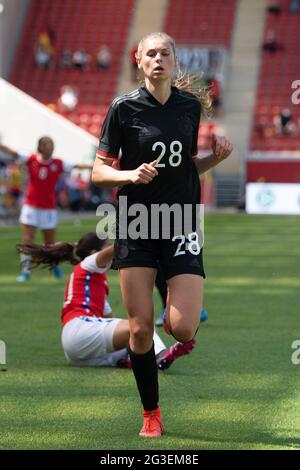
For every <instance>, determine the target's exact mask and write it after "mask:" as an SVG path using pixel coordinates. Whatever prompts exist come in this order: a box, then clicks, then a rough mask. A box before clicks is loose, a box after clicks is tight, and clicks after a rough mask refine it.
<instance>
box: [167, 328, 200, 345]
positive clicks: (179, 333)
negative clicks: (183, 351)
mask: <svg viewBox="0 0 300 470" xmlns="http://www.w3.org/2000/svg"><path fill="white" fill-rule="evenodd" d="M172 333H173V335H174V337H175V338H176V340H177V341H180V343H187V342H188V341H191V339H193V338H194V336H195V334H196V333H197V327H196V328H195V326H189V325H185V326H178V327H175V328H174V329H172Z"/></svg>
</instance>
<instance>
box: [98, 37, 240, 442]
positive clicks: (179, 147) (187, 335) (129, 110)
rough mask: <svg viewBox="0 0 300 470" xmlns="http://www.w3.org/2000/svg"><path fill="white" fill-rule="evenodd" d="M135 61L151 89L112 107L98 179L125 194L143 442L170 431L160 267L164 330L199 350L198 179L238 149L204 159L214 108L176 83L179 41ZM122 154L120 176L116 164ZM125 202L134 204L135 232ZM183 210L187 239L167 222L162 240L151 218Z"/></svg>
mask: <svg viewBox="0 0 300 470" xmlns="http://www.w3.org/2000/svg"><path fill="white" fill-rule="evenodd" d="M136 60H137V64H138V67H139V69H140V70H141V71H142V72H143V74H144V79H145V86H142V87H141V88H139V89H137V90H135V91H133V92H132V93H129V94H127V95H124V96H121V97H119V98H116V99H115V100H114V101H113V103H112V105H111V107H110V109H109V110H108V114H107V116H106V119H105V121H104V124H103V127H102V131H101V136H100V143H99V149H98V151H97V159H96V161H95V163H94V169H93V174H92V180H93V182H94V184H96V185H99V186H104V187H113V186H121V188H120V189H119V191H118V198H119V204H120V210H119V215H118V217H119V219H118V223H119V226H118V233H117V240H116V243H115V254H116V261H117V263H118V267H119V270H120V284H121V291H122V296H123V301H124V304H125V307H126V309H127V312H128V315H129V324H130V340H129V346H130V349H129V351H130V358H131V363H132V368H133V372H134V375H135V379H136V382H137V387H138V390H139V393H140V397H141V401H142V404H143V416H144V424H143V427H142V429H141V431H140V435H141V436H145V437H156V436H160V435H161V434H162V433H163V432H164V431H165V427H164V425H163V423H162V417H161V412H160V408H159V406H158V399H159V396H158V395H159V394H158V374H157V367H156V362H155V354H154V349H153V303H152V291H153V286H154V282H155V277H156V272H157V266H158V262H159V264H160V266H161V267H162V269H163V271H164V276H165V278H166V280H167V282H168V288H169V303H168V306H167V309H166V313H165V329H166V330H167V331H168V332H169V333H171V334H172V335H173V336H174V337H175V338H176V339H177V340H178V341H180V342H182V343H185V342H188V341H191V339H193V338H194V336H195V334H196V331H197V329H198V326H199V312H200V310H201V308H202V295H203V278H204V277H205V274H204V269H203V262H202V249H201V243H200V240H199V230H198V227H197V224H198V222H197V220H196V219H197V216H196V208H197V204H198V203H199V202H200V182H199V176H198V173H200V174H201V173H203V172H205V171H206V170H208V169H210V168H212V167H214V166H215V165H217V164H218V163H219V162H220V161H222V160H224V159H225V158H227V157H228V156H229V155H230V153H231V152H232V149H233V147H232V144H231V143H230V142H229V141H228V140H227V139H226V138H225V137H214V138H213V143H212V153H211V154H210V155H208V156H207V157H205V158H201V159H200V158H198V157H197V137H198V127H199V120H200V114H201V112H203V113H205V111H206V110H207V109H208V108H209V107H210V105H211V100H210V98H209V96H208V94H207V93H206V92H205V91H203V90H201V91H200V92H199V93H197V92H193V91H192V90H191V87H190V84H191V81H190V80H189V77H187V79H185V78H184V77H181V79H179V80H177V81H175V82H173V80H172V75H173V72H174V69H175V66H176V53H175V44H174V40H173V39H172V38H171V37H169V36H168V35H166V34H165V33H152V34H150V35H148V36H146V37H145V38H143V39H142V40H141V41H140V43H139V46H138V51H137V54H136ZM175 85H177V86H175ZM189 89H190V91H187V90H189ZM120 149H121V150H122V156H121V159H120V171H118V170H116V169H115V168H113V163H114V161H115V160H116V159H118V155H119V151H120ZM121 196H124V197H126V205H127V213H126V215H127V216H128V217H127V220H128V221H129V222H130V223H129V224H128V225H127V226H126V224H124V222H123V221H124V211H125V209H124V207H125V206H124V203H123V201H124V199H123V198H122V204H123V205H122V207H121ZM137 203H139V207H140V206H141V204H143V206H142V207H143V208H144V207H145V208H146V209H148V212H147V213H148V214H149V219H150V224H149V223H148V222H149V220H148V219H147V220H145V221H144V222H143V224H142V225H143V227H142V228H143V229H145V230H146V228H147V227H146V226H147V225H148V239H147V236H143V237H142V236H141V237H137V236H136V234H135V233H133V232H132V230H131V229H132V227H134V224H133V225H132V224H131V223H132V222H136V221H135V220H132V217H133V214H134V213H135V211H136V208H137ZM176 203H177V204H178V205H179V206H180V209H182V210H184V206H185V205H187V206H188V207H189V209H190V208H191V207H192V213H193V217H192V228H191V230H190V232H189V233H185V230H184V231H183V230H182V232H181V233H180V231H179V230H178V227H177V228H176V227H175V223H170V224H169V227H168V228H169V229H170V235H169V237H165V235H164V236H161V232H165V229H166V220H163V221H162V222H163V223H162V226H161V228H160V227H159V230H160V232H159V237H158V239H157V237H153V236H152V233H151V232H152V229H155V230H156V229H157V227H156V226H154V225H153V220H152V215H151V214H152V210H154V209H155V207H154V206H157V204H166V205H167V206H168V207H169V208H170V209H171V208H172V207H173V205H174V204H176ZM121 219H122V221H121ZM164 219H165V218H164ZM126 227H127V232H126Z"/></svg>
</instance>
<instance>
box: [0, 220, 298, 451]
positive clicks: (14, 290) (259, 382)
mask: <svg viewBox="0 0 300 470" xmlns="http://www.w3.org/2000/svg"><path fill="white" fill-rule="evenodd" d="M95 226H96V219H90V220H81V221H80V220H76V221H75V222H62V223H61V224H60V226H59V230H58V239H60V240H70V241H75V240H77V239H78V238H79V236H81V235H82V234H83V233H85V232H86V231H88V230H94V229H95ZM0 239H1V244H0V259H1V265H0V289H1V301H0V303H1V307H0V309H1V314H0V339H2V340H3V341H5V343H6V347H7V371H6V372H3V371H0V390H1V400H0V423H1V426H0V449H99V450H100V449H101V450H104V449H105V450H113V449H155V450H160V449H299V448H300V365H298V366H297V365H293V364H292V361H291V355H292V352H293V350H292V348H291V345H292V342H293V341H294V340H297V339H300V317H299V315H300V307H299V305H300V302H299V300H300V295H299V292H300V290H299V287H300V286H299V283H300V281H299V277H300V276H299V274H300V268H299V266H300V243H299V218H298V217H275V216H269V217H264V216H247V215H244V214H207V215H206V218H205V258H204V260H205V268H206V274H207V280H206V282H205V308H206V309H207V310H208V312H209V318H208V321H207V322H206V323H204V324H203V325H202V326H201V327H200V330H199V332H198V337H197V338H198V341H197V347H196V349H195V350H194V351H193V353H192V354H191V355H189V356H187V357H185V358H182V359H179V360H178V361H177V362H175V363H174V365H173V366H172V367H171V368H170V369H169V371H165V372H160V373H159V378H160V397H161V399H160V404H161V407H162V410H163V415H164V422H165V425H166V428H167V433H166V435H165V436H163V437H162V438H158V439H152V440H151V439H148V440H147V439H144V438H140V437H139V436H138V431H139V429H140V426H141V422H142V421H141V406H140V403H139V398H138V394H137V391H136V387H135V383H134V379H133V374H132V372H131V371H129V370H117V369H111V368H109V369H106V368H89V369H79V368H72V367H70V366H68V365H67V364H66V362H65V360H64V356H63V353H62V349H61V346H60V308H61V304H62V298H63V292H64V287H65V281H66V275H67V273H69V272H70V269H71V268H70V267H67V266H65V267H64V272H65V279H64V281H57V280H55V279H54V278H53V277H52V276H51V275H50V274H49V273H48V272H47V271H38V272H35V274H33V276H32V279H31V281H30V282H28V283H26V284H22V285H18V284H17V283H16V282H15V278H16V275H17V273H18V258H17V256H16V253H15V248H14V247H15V244H16V243H17V242H18V241H20V231H19V228H18V227H8V228H0ZM39 240H40V239H39ZM109 280H110V285H111V295H110V302H111V305H112V307H113V310H114V313H115V315H116V316H122V317H125V316H126V312H125V310H124V307H123V305H122V302H121V297H120V290H119V286H118V275H117V273H116V272H110V273H109ZM155 305H156V313H158V311H159V309H160V302H159V297H158V296H157V293H155ZM162 337H163V339H164V340H165V342H166V343H167V344H168V345H170V344H171V342H172V340H171V339H170V338H169V337H166V335H165V334H164V333H162Z"/></svg>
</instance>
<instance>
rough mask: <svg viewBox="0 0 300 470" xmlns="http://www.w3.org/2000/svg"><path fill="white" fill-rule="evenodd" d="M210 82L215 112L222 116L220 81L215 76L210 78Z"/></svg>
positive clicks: (216, 114)
mask: <svg viewBox="0 0 300 470" xmlns="http://www.w3.org/2000/svg"><path fill="white" fill-rule="evenodd" d="M208 82H209V87H210V92H211V97H212V102H213V108H214V114H215V116H220V112H221V106H222V100H221V87H220V82H219V80H216V79H215V78H212V79H209V81H208Z"/></svg>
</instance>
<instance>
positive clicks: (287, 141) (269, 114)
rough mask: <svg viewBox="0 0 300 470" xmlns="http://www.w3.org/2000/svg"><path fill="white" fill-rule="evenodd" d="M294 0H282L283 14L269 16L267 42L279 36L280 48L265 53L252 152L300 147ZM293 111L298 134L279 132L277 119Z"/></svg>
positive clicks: (299, 27) (298, 25) (298, 29)
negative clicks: (270, 35) (291, 8)
mask: <svg viewBox="0 0 300 470" xmlns="http://www.w3.org/2000/svg"><path fill="white" fill-rule="evenodd" d="M289 5H290V0H281V2H280V6H281V9H280V10H281V11H280V14H277V15H274V14H271V13H267V14H266V22H265V31H264V41H266V38H267V36H268V33H269V32H270V31H272V32H274V33H275V37H276V40H277V41H278V49H277V50H276V51H275V52H270V51H268V50H262V52H261V66H260V74H259V80H258V86H257V94H256V103H255V111H254V116H253V125H252V134H251V143H250V150H252V151H257V150H261V151H283V150H285V151H295V150H298V149H299V147H300V133H299V118H300V108H299V106H297V105H296V104H293V103H292V100H291V95H292V94H293V92H294V90H293V89H292V88H291V86H292V82H293V81H294V80H296V79H297V78H299V76H300V62H299V60H298V56H299V37H300V21H299V14H295V13H291V12H290V11H289ZM285 108H289V109H290V111H291V113H292V119H293V122H294V124H295V127H296V128H298V129H297V131H296V132H295V133H294V135H284V134H282V133H278V132H276V127H275V121H274V119H275V118H276V116H278V115H279V113H280V112H281V111H282V110H283V109H285Z"/></svg>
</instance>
